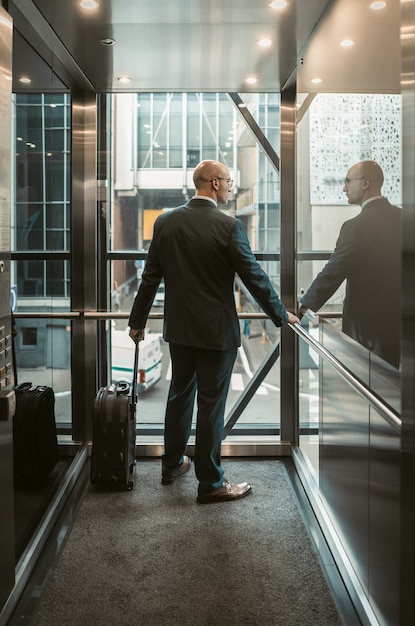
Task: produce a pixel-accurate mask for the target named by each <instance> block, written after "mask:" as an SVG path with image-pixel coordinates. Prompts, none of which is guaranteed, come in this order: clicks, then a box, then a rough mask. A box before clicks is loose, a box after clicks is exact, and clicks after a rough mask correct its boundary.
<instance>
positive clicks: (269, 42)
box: [257, 37, 272, 48]
mask: <svg viewBox="0 0 415 626" xmlns="http://www.w3.org/2000/svg"><path fill="white" fill-rule="evenodd" d="M257 44H258V46H260V47H261V48H269V47H270V46H271V45H272V39H270V38H269V37H263V38H262V39H258V41H257Z"/></svg>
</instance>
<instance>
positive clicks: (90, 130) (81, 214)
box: [71, 92, 97, 442]
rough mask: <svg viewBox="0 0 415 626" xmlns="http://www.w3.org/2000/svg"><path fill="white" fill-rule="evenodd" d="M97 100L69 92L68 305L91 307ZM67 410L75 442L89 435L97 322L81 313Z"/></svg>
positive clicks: (75, 308) (80, 308)
mask: <svg viewBox="0 0 415 626" xmlns="http://www.w3.org/2000/svg"><path fill="white" fill-rule="evenodd" d="M96 138H97V104H96V95H95V93H88V92H80V93H74V94H73V97H72V214H71V235H72V237H71V285H72V292H71V298H72V310H73V311H81V312H83V311H85V310H86V311H88V310H89V311H91V310H92V311H94V310H96V309H97V139H96ZM72 328H73V333H72V389H73V396H72V411H73V435H74V439H75V441H78V442H81V441H87V440H88V439H90V437H91V434H92V425H91V413H92V403H93V400H94V397H95V393H96V369H97V368H96V363H97V323H96V322H95V321H93V320H87V319H85V317H84V316H83V315H81V316H80V317H79V318H78V319H75V320H74V321H73V327H72Z"/></svg>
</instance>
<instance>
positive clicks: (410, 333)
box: [400, 1, 415, 624]
mask: <svg viewBox="0 0 415 626" xmlns="http://www.w3.org/2000/svg"><path fill="white" fill-rule="evenodd" d="M401 10H402V13H401V21H402V23H401V50H402V66H401V86H402V96H403V98H402V99H403V128H404V133H403V134H404V142H403V146H402V148H403V154H402V163H403V223H404V233H403V280H402V283H403V285H404V288H403V292H402V302H403V304H402V308H403V317H402V326H403V336H402V377H403V382H402V447H401V449H402V504H401V511H402V527H401V538H402V539H401V553H400V554H401V576H400V580H401V622H400V623H401V624H415V594H414V589H415V385H414V381H415V290H414V284H415V264H414V259H415V2H413V1H411V2H404V1H402V2H401Z"/></svg>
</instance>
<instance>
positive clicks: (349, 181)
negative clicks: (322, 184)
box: [344, 176, 366, 185]
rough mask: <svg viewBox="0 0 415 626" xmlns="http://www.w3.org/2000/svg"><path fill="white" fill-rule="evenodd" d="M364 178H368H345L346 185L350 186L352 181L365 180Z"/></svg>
mask: <svg viewBox="0 0 415 626" xmlns="http://www.w3.org/2000/svg"><path fill="white" fill-rule="evenodd" d="M364 178H366V176H358V177H357V178H345V179H344V184H345V185H348V184H349V183H351V182H352V180H363V179H364Z"/></svg>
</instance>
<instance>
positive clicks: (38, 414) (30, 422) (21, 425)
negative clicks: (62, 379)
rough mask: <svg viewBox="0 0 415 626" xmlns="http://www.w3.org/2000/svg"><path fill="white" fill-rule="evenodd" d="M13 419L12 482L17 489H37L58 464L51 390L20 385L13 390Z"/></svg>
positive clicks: (53, 396)
mask: <svg viewBox="0 0 415 626" xmlns="http://www.w3.org/2000/svg"><path fill="white" fill-rule="evenodd" d="M15 392H16V412H15V414H14V417H13V465H14V483H15V487H16V488H18V489H27V488H33V487H39V486H41V485H42V484H43V483H44V482H45V481H46V479H47V477H48V476H49V474H50V473H51V471H52V469H53V468H54V467H55V465H56V463H57V461H58V440H57V435H56V421H55V394H54V392H53V389H52V388H51V387H46V386H40V385H39V386H34V385H32V383H22V384H21V385H17V386H16V388H15Z"/></svg>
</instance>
